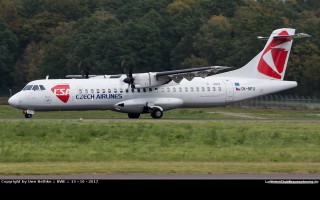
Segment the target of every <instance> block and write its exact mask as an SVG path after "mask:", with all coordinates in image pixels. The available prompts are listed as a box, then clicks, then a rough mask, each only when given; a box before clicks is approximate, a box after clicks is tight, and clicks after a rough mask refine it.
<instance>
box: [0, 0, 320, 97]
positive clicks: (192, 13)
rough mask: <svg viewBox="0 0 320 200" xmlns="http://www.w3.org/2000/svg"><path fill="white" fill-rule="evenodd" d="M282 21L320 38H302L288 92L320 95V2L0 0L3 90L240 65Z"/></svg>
mask: <svg viewBox="0 0 320 200" xmlns="http://www.w3.org/2000/svg"><path fill="white" fill-rule="evenodd" d="M282 27H289V28H295V29H297V32H305V33H308V34H310V35H312V36H313V37H312V38H308V39H303V40H298V39H297V40H295V41H294V46H293V48H292V51H291V55H290V58H289V62H288V67H287V72H286V76H285V79H287V80H295V81H297V82H298V84H299V86H298V87H297V88H295V89H292V90H290V91H288V92H289V93H293V94H299V95H310V96H317V97H320V64H319V63H320V54H319V46H320V39H319V37H318V36H319V35H320V34H319V33H320V28H319V27H320V2H319V1H318V0H287V1H279V0H268V1H266V0H260V1H254V0H157V1H155V0H0V95H2V96H4V95H8V93H9V92H8V91H9V89H11V90H13V91H14V92H17V91H19V90H20V89H21V88H22V87H23V86H24V85H25V84H26V83H28V82H29V81H31V80H35V79H42V78H45V77H46V75H49V76H50V78H64V77H65V76H66V75H67V74H85V73H86V72H88V73H89V74H119V73H123V70H124V68H132V69H133V72H134V73H138V72H148V71H163V70H174V69H181V68H192V67H202V66H209V65H226V66H230V67H233V68H235V69H236V68H239V67H241V66H243V65H244V64H246V63H247V62H248V61H250V59H251V58H253V57H254V56H255V55H256V54H257V53H258V52H259V51H260V50H261V49H262V48H263V46H264V45H265V41H259V40H257V38H256V36H258V35H262V36H269V35H270V33H271V32H272V31H273V30H274V29H277V28H282Z"/></svg>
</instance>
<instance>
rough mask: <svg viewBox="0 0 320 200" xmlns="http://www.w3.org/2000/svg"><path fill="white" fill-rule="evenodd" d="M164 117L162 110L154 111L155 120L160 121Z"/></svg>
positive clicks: (152, 115)
mask: <svg viewBox="0 0 320 200" xmlns="http://www.w3.org/2000/svg"><path fill="white" fill-rule="evenodd" d="M162 115H163V112H162V111H161V110H160V109H154V110H153V111H152V113H151V117H152V118H153V119H160V118H161V117H162Z"/></svg>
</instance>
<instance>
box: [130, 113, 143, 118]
mask: <svg viewBox="0 0 320 200" xmlns="http://www.w3.org/2000/svg"><path fill="white" fill-rule="evenodd" d="M128 117H129V118H131V119H137V118H139V117H140V113H128Z"/></svg>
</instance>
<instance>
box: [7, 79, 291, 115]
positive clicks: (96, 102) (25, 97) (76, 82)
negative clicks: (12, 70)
mask: <svg viewBox="0 0 320 200" xmlns="http://www.w3.org/2000/svg"><path fill="white" fill-rule="evenodd" d="M124 78H125V75H123V76H121V77H120V78H101V79H44V80H36V81H32V82H30V83H28V85H33V86H34V85H39V86H40V85H42V86H43V87H44V90H40V89H39V90H36V91H34V90H33V89H29V90H22V91H20V92H18V93H17V94H15V95H14V96H13V97H12V98H11V100H10V101H11V102H10V104H11V105H13V106H15V107H17V108H20V109H23V110H32V111H53V110H114V111H118V112H125V113H141V112H142V109H143V107H144V106H146V105H147V106H150V105H152V106H159V107H161V108H162V109H163V110H170V109H175V108H200V107H214V106H221V105H226V104H230V103H232V102H237V101H242V100H245V99H249V98H254V97H257V96H262V95H266V94H270V93H274V92H278V91H282V90H285V89H289V88H293V87H295V86H297V83H296V82H295V81H280V80H267V79H255V78H237V77H231V78H230V77H223V76H215V75H213V76H208V77H206V78H200V77H196V78H194V79H193V80H192V81H187V80H185V79H184V80H182V81H181V82H180V83H179V84H178V83H175V82H173V81H171V82H170V83H168V84H165V85H162V86H159V87H150V88H140V89H131V88H129V87H128V84H126V83H124V82H123V79H124Z"/></svg>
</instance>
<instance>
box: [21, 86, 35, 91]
mask: <svg viewBox="0 0 320 200" xmlns="http://www.w3.org/2000/svg"><path fill="white" fill-rule="evenodd" d="M32 86H33V85H26V86H25V87H24V88H23V89H22V90H31V88H32Z"/></svg>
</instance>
